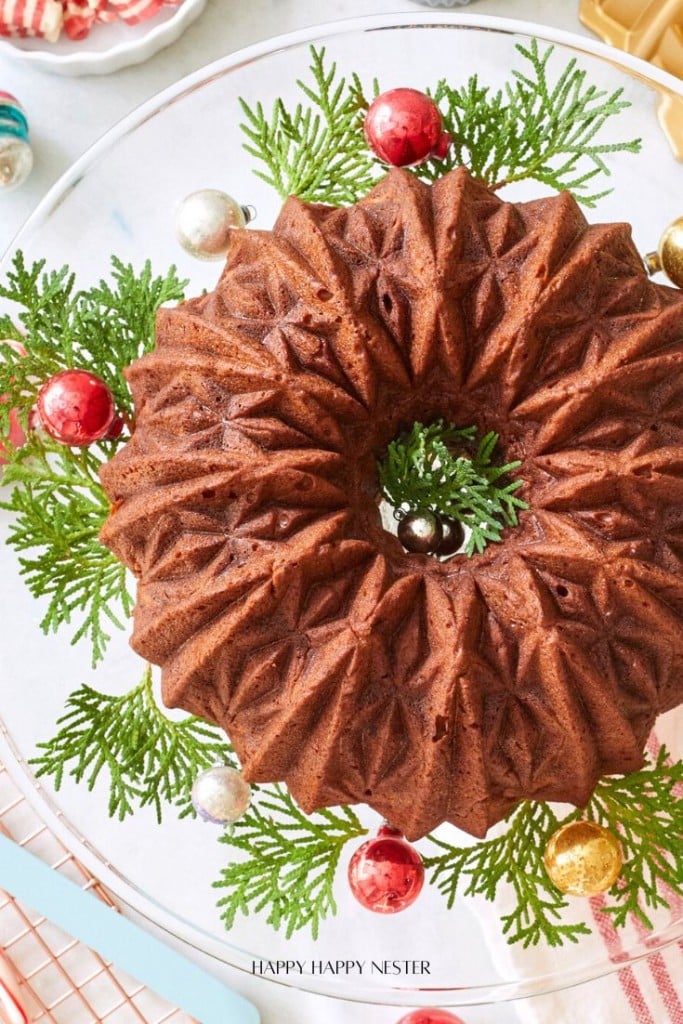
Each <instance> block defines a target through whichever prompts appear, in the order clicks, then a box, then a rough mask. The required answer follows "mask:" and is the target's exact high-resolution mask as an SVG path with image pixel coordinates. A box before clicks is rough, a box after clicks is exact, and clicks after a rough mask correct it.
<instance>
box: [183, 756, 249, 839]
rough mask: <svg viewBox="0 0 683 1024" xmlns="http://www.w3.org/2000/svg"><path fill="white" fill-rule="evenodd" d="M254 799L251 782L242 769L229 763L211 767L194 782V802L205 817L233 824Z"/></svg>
mask: <svg viewBox="0 0 683 1024" xmlns="http://www.w3.org/2000/svg"><path fill="white" fill-rule="evenodd" d="M250 801H251V786H250V785H249V783H248V782H245V780H244V778H243V777H242V773H241V772H239V771H237V769H236V768H230V766H229V765H227V764H220V765H216V766H215V767H214V768H208V769H207V770H206V771H205V772H202V773H201V775H198V776H197V778H196V779H195V780H194V784H193V786H192V805H193V807H194V809H195V811H196V812H197V814H198V815H199V817H200V818H203V819H204V821H211V822H213V823H214V824H215V825H230V824H231V823H232V822H233V821H237V819H238V818H241V817H242V815H243V814H244V812H245V811H246V809H247V807H248V806H249V803H250Z"/></svg>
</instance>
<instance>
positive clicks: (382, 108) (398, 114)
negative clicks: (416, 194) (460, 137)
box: [364, 89, 451, 167]
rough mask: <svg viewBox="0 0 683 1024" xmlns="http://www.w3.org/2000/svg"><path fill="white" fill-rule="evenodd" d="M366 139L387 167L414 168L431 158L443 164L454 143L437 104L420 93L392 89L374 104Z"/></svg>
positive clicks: (367, 125) (369, 113) (374, 101)
mask: <svg viewBox="0 0 683 1024" xmlns="http://www.w3.org/2000/svg"><path fill="white" fill-rule="evenodd" d="M364 127H365V138H366V141H367V143H368V145H369V146H370V149H372V151H373V152H374V153H375V154H376V155H377V156H378V157H379V158H380V160H382V161H383V162H384V163H385V164H391V165H392V166H393V167H414V166H415V165H416V164H420V163H422V161H423V160H426V159H427V157H430V156H435V157H438V158H439V159H440V160H443V158H444V157H445V156H446V153H447V152H448V147H449V145H450V142H451V138H450V135H448V133H447V132H444V130H443V120H442V118H441V113H440V112H439V108H438V107H437V105H436V103H434V101H433V100H432V99H430V98H429V96H426V95H425V93H423V92H418V90H417V89H390V90H389V91H388V92H383V93H382V94H381V95H380V96H377V97H376V99H374V100H373V101H372V103H371V104H370V107H369V108H368V112H367V114H366V115H365V125H364Z"/></svg>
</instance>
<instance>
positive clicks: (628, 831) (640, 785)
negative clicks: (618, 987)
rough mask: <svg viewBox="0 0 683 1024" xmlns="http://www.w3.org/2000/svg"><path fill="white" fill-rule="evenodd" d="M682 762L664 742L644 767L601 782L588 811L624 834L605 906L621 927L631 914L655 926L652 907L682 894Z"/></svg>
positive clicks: (667, 903)
mask: <svg viewBox="0 0 683 1024" xmlns="http://www.w3.org/2000/svg"><path fill="white" fill-rule="evenodd" d="M682 784H683V762H680V761H679V762H677V763H675V764H672V763H671V762H670V760H669V754H668V752H667V750H666V749H665V748H664V747H662V749H661V750H660V752H659V754H658V756H657V760H656V761H655V763H654V764H650V765H647V766H646V767H645V768H643V769H642V771H639V772H633V773H632V774H631V775H627V776H625V777H623V778H622V777H618V778H609V779H603V780H602V781H601V782H599V783H598V785H597V787H596V789H595V791H594V793H593V796H592V797H591V800H590V802H589V804H588V807H587V809H586V814H587V816H588V817H590V818H592V819H593V820H594V821H597V822H598V823H599V824H600V825H604V826H606V827H607V828H609V829H611V830H612V831H613V832H615V834H617V835H618V836H619V841H620V842H621V847H622V852H623V855H624V866H623V868H622V871H621V874H620V876H619V879H618V880H617V882H616V884H615V885H614V886H613V887H612V889H610V893H609V896H610V901H609V902H608V904H607V906H606V907H605V908H604V912H605V913H606V914H609V915H610V917H611V918H612V923H613V924H614V925H615V926H616V927H623V926H624V925H626V924H627V922H628V919H629V917H630V916H631V915H633V916H635V917H637V918H639V919H640V920H641V921H642V923H643V924H644V925H645V927H646V928H652V927H653V924H652V920H651V917H650V915H649V914H648V910H656V909H657V908H658V907H668V906H669V894H671V893H675V894H677V895H679V896H680V895H683V795H682V794H681V785H682ZM575 816H576V815H575Z"/></svg>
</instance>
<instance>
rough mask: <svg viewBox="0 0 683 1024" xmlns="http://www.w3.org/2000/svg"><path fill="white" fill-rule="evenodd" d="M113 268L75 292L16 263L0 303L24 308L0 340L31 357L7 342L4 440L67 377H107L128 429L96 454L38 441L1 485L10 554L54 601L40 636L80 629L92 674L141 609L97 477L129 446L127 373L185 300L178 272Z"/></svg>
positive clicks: (1, 368)
mask: <svg viewBox="0 0 683 1024" xmlns="http://www.w3.org/2000/svg"><path fill="white" fill-rule="evenodd" d="M111 267H112V269H111V281H110V282H107V281H100V282H99V283H98V284H96V285H95V286H93V287H92V288H89V289H84V290H78V289H77V288H76V280H75V275H74V274H73V273H71V272H70V271H69V270H68V268H67V267H63V268H62V269H61V270H57V271H46V270H45V262H44V261H43V260H41V261H39V262H36V263H33V264H32V265H31V266H30V267H29V266H27V265H26V262H25V260H24V257H23V254H22V253H21V252H18V253H17V254H16V255H15V257H14V260H13V264H12V267H11V269H10V270H9V271H8V272H7V277H6V283H5V284H3V285H0V299H2V300H5V301H6V302H7V303H10V304H12V306H16V309H11V314H10V313H9V312H8V313H4V314H2V315H0V338H2V339H12V340H16V341H19V342H21V344H22V345H23V346H24V348H25V350H26V355H23V356H22V355H20V354H19V353H17V352H15V351H14V350H13V349H12V348H10V347H9V346H8V345H3V344H2V343H0V395H2V396H3V401H2V402H0V436H3V435H6V434H7V431H8V427H9V411H10V410H11V409H16V410H17V412H18V414H19V418H20V421H21V422H22V423H23V425H24V427H28V424H29V419H30V414H31V410H32V409H33V407H34V404H35V401H36V397H37V394H38V391H39V389H40V387H41V385H42V384H43V383H44V382H45V381H46V380H47V379H48V378H49V377H51V376H53V374H55V373H57V372H58V371H60V370H63V369H66V368H69V367H81V368H86V369H88V370H90V371H91V372H93V373H95V374H97V375H98V376H99V377H101V378H102V379H103V380H104V381H105V383H106V384H107V385H108V387H109V388H110V390H111V392H112V394H113V396H114V401H115V404H116V407H117V410H118V412H119V413H121V414H123V416H124V418H125V419H126V422H127V427H126V429H124V431H123V433H122V434H121V436H120V437H119V438H118V439H117V440H116V441H111V442H107V441H102V442H99V443H98V444H97V445H91V446H89V447H87V448H71V447H68V446H66V445H62V444H59V443H57V442H55V441H53V440H51V439H50V438H49V437H47V436H45V435H43V434H42V433H41V432H37V431H34V430H30V431H29V432H28V440H27V442H26V444H25V445H24V446H23V447H21V448H20V449H18V450H16V451H9V452H8V453H7V454H8V465H7V466H6V467H5V469H4V472H3V474H2V482H3V483H5V484H11V485H12V489H11V491H9V496H8V498H7V499H6V500H5V501H3V502H2V503H0V507H2V508H4V509H6V510H8V511H9V512H12V513H14V514H15V518H14V520H13V522H12V523H11V525H10V528H9V535H8V543H9V544H10V545H11V546H12V547H14V549H15V550H16V551H17V552H18V553H19V562H20V567H21V568H20V571H21V575H22V576H23V577H24V579H25V581H26V583H27V585H28V587H29V590H30V591H31V593H32V594H33V596H34V597H37V598H47V599H48V601H49V604H48V608H47V611H46V612H45V615H44V617H43V620H42V623H41V626H42V628H43V630H44V631H45V632H46V633H50V632H56V631H57V630H58V629H59V628H60V627H61V626H63V625H70V624H72V623H73V622H74V621H75V622H76V623H77V626H76V630H75V632H74V634H73V637H72V643H77V642H78V641H79V640H81V639H82V638H87V639H88V640H89V641H90V644H91V648H92V661H93V665H95V664H96V663H97V662H98V661H99V660H100V659H101V658H102V656H103V654H104V651H105V649H106V646H107V643H108V641H109V639H110V634H109V632H108V629H109V627H110V626H114V627H117V628H120V629H123V628H125V621H126V619H127V618H128V616H129V615H130V612H131V609H132V598H131V595H130V593H129V590H128V587H127V584H126V573H125V570H124V567H123V566H122V565H121V563H120V562H119V561H118V559H116V558H115V557H114V555H112V554H111V552H109V551H108V550H107V549H106V548H105V547H104V546H103V545H102V544H100V541H99V539H98V536H99V531H100V529H101V527H102V525H103V523H104V520H105V519H106V517H107V514H108V512H109V502H108V500H107V498H106V495H105V494H104V491H103V489H102V486H101V484H100V481H99V476H98V471H99V468H100V466H101V464H102V463H103V462H105V461H107V460H108V459H110V458H111V456H112V455H113V454H114V452H115V451H116V448H117V447H118V446H119V445H120V444H122V443H123V442H124V441H126V440H127V439H128V436H129V427H130V425H131V419H132V400H131V394H130V390H129V388H128V384H127V382H126V380H125V377H124V375H123V371H124V370H125V368H126V367H127V366H128V365H129V363H131V362H132V361H133V360H134V359H136V358H137V357H138V356H140V355H142V354H143V353H145V352H148V351H149V350H150V349H151V348H152V347H153V345H154V322H155V317H156V312H157V310H158V308H159V306H161V305H163V304H164V303H167V302H173V301H179V300H181V299H182V297H183V288H184V286H185V284H186V282H184V281H180V280H179V279H178V277H177V275H176V272H175V268H174V267H171V268H170V269H169V270H168V272H167V273H166V274H165V275H163V276H161V277H156V276H154V274H153V273H152V269H151V267H150V264H149V263H145V264H144V266H143V268H142V270H141V271H139V272H136V271H135V270H134V269H133V267H132V266H130V265H127V264H124V263H123V262H122V261H121V260H119V259H117V258H116V257H112V259H111ZM10 308H11V307H10Z"/></svg>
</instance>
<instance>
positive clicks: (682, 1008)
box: [631, 732, 683, 1024]
mask: <svg viewBox="0 0 683 1024" xmlns="http://www.w3.org/2000/svg"><path fill="white" fill-rule="evenodd" d="M661 748H662V744H661V743H660V741H659V738H658V737H657V735H656V733H654V732H651V733H650V736H649V738H648V741H647V752H648V754H649V755H650V757H653V758H656V757H658V755H659V752H660V750H661ZM664 894H665V895H666V898H667V901H668V903H669V906H670V908H671V914H672V917H679V916H680V914H681V910H683V900H682V899H681V897H680V896H679V895H678V894H677V893H674V892H672V891H671V890H670V889H669V888H668V886H667V887H666V891H665V893H664ZM631 921H632V923H633V925H634V928H635V930H636V934H637V935H638V938H639V939H642V940H643V941H644V943H645V944H647V936H648V934H649V932H648V929H647V928H646V927H645V925H644V924H643V922H642V921H641V920H640V919H639V918H637V917H635V916H634V915H633V914H631ZM672 954H673V956H674V957H679V956H681V954H683V942H679V943H678V945H677V946H676V947H674V948H673V950H672ZM647 965H648V969H649V971H650V974H651V975H652V979H653V981H654V983H655V985H656V986H657V992H658V993H659V995H660V997H661V1000H662V1002H663V1004H664V1007H665V1008H666V1012H667V1013H668V1015H669V1020H670V1021H671V1024H683V1002H682V1001H681V997H680V995H679V993H678V992H677V991H676V987H675V985H674V982H673V979H672V977H671V972H670V970H669V968H668V967H667V964H666V961H665V960H664V957H663V955H662V954H661V953H653V954H652V955H651V956H650V957H648V960H647Z"/></svg>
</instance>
